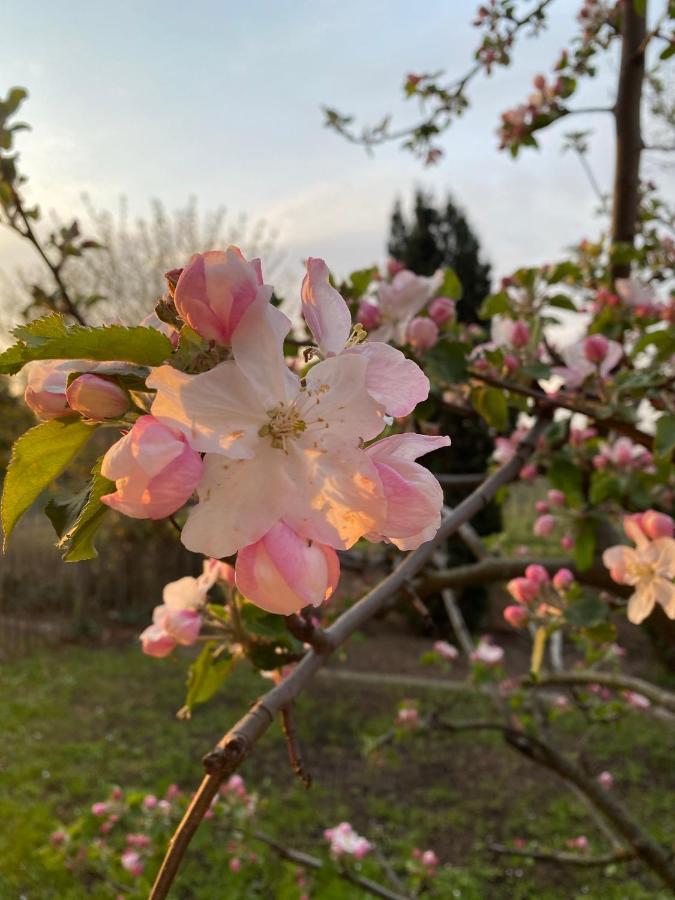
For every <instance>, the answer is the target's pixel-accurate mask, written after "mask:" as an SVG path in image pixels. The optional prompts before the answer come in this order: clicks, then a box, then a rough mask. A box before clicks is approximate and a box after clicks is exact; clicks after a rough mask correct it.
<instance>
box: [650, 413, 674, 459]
mask: <svg viewBox="0 0 675 900" xmlns="http://www.w3.org/2000/svg"><path fill="white" fill-rule="evenodd" d="M673 450H675V416H670V415H668V416H661V417H660V418H659V420H658V422H657V423H656V434H655V435H654V452H655V453H656V455H657V456H660V457H665V458H669V457H670V455H671V454H672V452H673Z"/></svg>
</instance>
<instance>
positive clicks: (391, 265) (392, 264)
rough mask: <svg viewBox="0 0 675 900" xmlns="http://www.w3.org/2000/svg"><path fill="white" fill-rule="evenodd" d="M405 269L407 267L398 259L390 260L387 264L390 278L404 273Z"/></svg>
mask: <svg viewBox="0 0 675 900" xmlns="http://www.w3.org/2000/svg"><path fill="white" fill-rule="evenodd" d="M404 269H405V265H404V264H403V263H402V262H399V261H398V260H397V259H390V260H388V262H387V274H388V275H389V277H390V278H393V277H394V275H398V273H399V272H403V270H404Z"/></svg>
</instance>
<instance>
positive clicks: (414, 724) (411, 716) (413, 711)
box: [396, 702, 420, 731]
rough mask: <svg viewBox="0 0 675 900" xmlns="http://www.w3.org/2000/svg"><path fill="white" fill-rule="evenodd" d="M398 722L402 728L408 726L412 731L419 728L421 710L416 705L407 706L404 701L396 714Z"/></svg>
mask: <svg viewBox="0 0 675 900" xmlns="http://www.w3.org/2000/svg"><path fill="white" fill-rule="evenodd" d="M396 724H397V725H400V726H401V727H402V728H407V729H408V730H410V731H414V730H415V729H416V728H419V725H420V714H419V710H418V709H417V708H416V707H415V706H406V705H405V702H404V704H403V705H402V706H401V707H400V709H399V711H398V712H397V714H396Z"/></svg>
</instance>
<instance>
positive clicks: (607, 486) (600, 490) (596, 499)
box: [589, 471, 621, 505]
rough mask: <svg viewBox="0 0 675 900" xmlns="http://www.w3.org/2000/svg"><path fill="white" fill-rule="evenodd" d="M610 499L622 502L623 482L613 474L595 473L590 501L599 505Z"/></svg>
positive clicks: (592, 479) (592, 478)
mask: <svg viewBox="0 0 675 900" xmlns="http://www.w3.org/2000/svg"><path fill="white" fill-rule="evenodd" d="M610 499H614V500H617V501H620V500H621V482H620V481H619V479H618V478H617V477H616V475H612V474H611V472H603V471H598V472H593V475H592V476H591V490H590V493H589V500H590V501H591V503H592V504H593V505H597V504H598V503H604V502H605V500H610Z"/></svg>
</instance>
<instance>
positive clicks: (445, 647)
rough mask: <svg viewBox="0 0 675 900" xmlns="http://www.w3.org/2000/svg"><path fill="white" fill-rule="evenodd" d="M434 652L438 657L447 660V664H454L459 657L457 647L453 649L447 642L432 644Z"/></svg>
mask: <svg viewBox="0 0 675 900" xmlns="http://www.w3.org/2000/svg"><path fill="white" fill-rule="evenodd" d="M434 652H435V653H438V655H439V656H440V657H441V658H442V659H445V660H447V662H454V661H455V660H456V659H457V657H458V656H459V651H458V650H457V647H453V645H452V644H449V643H448V642H447V641H436V642H435V643H434Z"/></svg>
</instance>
